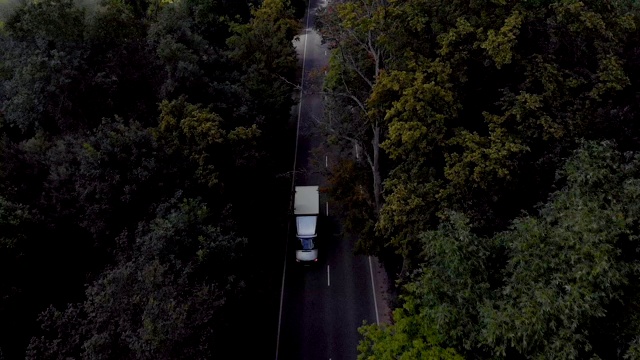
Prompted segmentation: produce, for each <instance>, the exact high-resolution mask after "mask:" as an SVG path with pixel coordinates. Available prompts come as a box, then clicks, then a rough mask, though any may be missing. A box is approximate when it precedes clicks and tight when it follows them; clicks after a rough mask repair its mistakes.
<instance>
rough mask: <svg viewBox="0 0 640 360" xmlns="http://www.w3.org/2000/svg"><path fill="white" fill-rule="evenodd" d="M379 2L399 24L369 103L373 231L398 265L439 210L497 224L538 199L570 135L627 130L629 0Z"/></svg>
mask: <svg viewBox="0 0 640 360" xmlns="http://www.w3.org/2000/svg"><path fill="white" fill-rule="evenodd" d="M389 4H390V9H389V11H388V12H387V16H388V17H389V20H388V21H387V23H390V24H408V26H406V27H404V30H402V29H400V28H399V27H395V28H394V27H389V28H390V33H391V34H394V39H397V41H396V42H395V43H390V45H389V49H390V50H389V51H390V52H392V54H393V56H391V60H390V61H388V62H387V63H386V65H387V66H386V67H385V71H384V72H382V73H381V76H380V77H379V79H378V81H377V82H376V86H375V88H374V91H373V92H372V96H371V98H370V99H369V105H370V107H371V108H372V109H375V111H377V112H381V113H382V114H383V115H382V116H384V119H385V124H386V129H387V134H388V135H387V138H386V141H385V142H383V144H382V148H383V149H384V151H385V152H386V154H388V156H389V157H390V158H391V159H392V170H391V172H390V175H389V177H388V178H387V179H386V182H385V191H384V194H385V204H384V206H383V208H382V211H381V218H380V221H379V222H378V229H379V230H380V232H381V234H383V235H384V236H385V237H387V239H388V240H389V241H390V242H391V243H392V244H393V246H394V248H396V249H397V250H398V251H399V252H401V254H402V255H403V256H404V257H405V259H407V264H406V266H405V269H407V270H408V271H407V272H410V269H411V268H412V267H413V264H414V261H420V260H419V259H416V258H415V254H417V253H418V252H417V251H415V249H416V246H418V245H417V244H418V239H417V235H418V234H419V233H420V232H422V231H424V230H426V229H429V228H433V227H434V226H437V224H438V222H439V221H440V219H441V217H443V216H446V215H445V214H446V213H447V212H448V211H449V210H455V211H460V212H463V213H465V214H466V215H467V216H468V217H469V218H470V219H471V222H472V223H473V224H474V225H477V226H478V230H479V231H481V232H483V233H486V234H491V233H493V232H495V231H500V230H503V229H505V228H506V227H507V226H508V224H509V222H510V220H511V219H512V218H513V216H514V215H515V214H518V212H519V211H521V210H523V209H525V210H526V209H531V208H532V207H533V206H534V205H535V204H536V203H538V202H540V201H544V199H545V198H546V196H547V195H548V193H549V191H550V188H551V184H552V182H553V177H554V174H555V171H556V170H557V168H558V167H559V164H561V161H562V158H563V157H565V156H566V155H567V154H568V152H569V151H570V150H571V149H574V148H575V147H576V146H577V145H576V142H577V139H579V138H582V137H587V138H592V139H607V138H618V137H620V138H625V139H630V138H631V137H632V136H635V135H630V134H625V133H628V132H629V130H630V129H631V128H633V125H631V123H632V121H633V120H632V119H633V117H634V115H632V114H636V113H637V112H636V110H635V107H629V104H631V103H635V100H634V99H635V95H632V94H631V93H633V92H635V91H636V90H633V89H637V83H636V82H632V81H631V80H630V77H629V74H630V70H628V69H629V66H630V64H636V63H637V56H635V55H631V54H630V53H629V52H628V50H627V48H633V47H634V45H633V44H634V43H633V42H632V41H631V39H634V38H635V36H637V32H638V30H637V27H636V23H637V10H636V9H635V8H633V7H632V4H631V2H629V1H615V2H611V3H610V4H609V3H608V4H609V5H607V6H605V5H603V3H602V2H600V1H583V2H579V1H551V2H548V5H546V6H534V4H533V3H532V2H530V1H510V2H502V1H491V2H475V1H454V2H450V1H446V2H445V1H422V0H415V1H390V2H389ZM633 66H635V65H633ZM614 114H618V115H619V114H624V115H622V116H618V115H614ZM630 144H631V143H629V142H627V143H626V146H629V145H630ZM514 199H518V201H513V200H514Z"/></svg>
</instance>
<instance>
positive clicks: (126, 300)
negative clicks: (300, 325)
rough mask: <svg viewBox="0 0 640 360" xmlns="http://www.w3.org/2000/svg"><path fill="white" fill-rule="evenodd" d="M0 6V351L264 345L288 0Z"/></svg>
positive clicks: (294, 17) (183, 352) (270, 317)
mask: <svg viewBox="0 0 640 360" xmlns="http://www.w3.org/2000/svg"><path fill="white" fill-rule="evenodd" d="M0 6H1V10H2V17H1V18H0V163H1V166H0V359H19V358H30V359H70V358H92V359H210V358H213V357H221V358H228V356H226V354H233V355H234V356H236V357H239V358H247V357H248V354H252V353H254V352H255V349H256V347H257V348H260V347H261V346H264V348H265V349H271V348H272V346H273V343H275V338H271V337H270V336H265V334H270V333H273V332H274V331H273V329H271V328H272V327H273V324H275V323H276V320H277V318H276V316H277V299H272V296H271V294H272V293H273V291H272V290H271V288H277V287H278V286H279V282H274V278H273V277H274V276H277V279H279V278H280V276H281V274H273V271H272V269H273V266H272V265H270V263H273V261H274V260H273V258H271V257H270V255H274V256H276V255H277V257H276V258H277V259H281V258H282V255H281V254H282V253H283V247H284V242H280V243H273V241H274V239H277V238H279V237H280V238H284V235H285V232H284V230H283V226H284V224H285V223H286V221H285V219H284V218H283V217H284V216H286V210H287V206H288V201H287V198H286V196H282V195H283V194H285V195H286V194H288V193H289V191H290V190H289V189H288V188H289V187H290V179H289V180H287V179H286V177H283V176H282V174H283V173H285V172H286V171H288V170H289V168H290V166H291V164H290V159H291V156H290V154H291V152H292V149H293V141H294V135H295V132H292V129H293V130H295V129H294V128H293V126H292V124H290V118H291V116H290V111H291V107H292V106H293V105H294V104H295V99H294V98H293V97H292V94H293V93H294V88H293V86H292V85H291V84H293V83H295V81H296V77H297V68H298V59H297V56H296V53H295V49H294V47H293V43H292V40H293V39H294V37H295V36H296V34H297V33H298V31H299V19H300V18H301V17H302V14H304V9H305V3H304V2H303V1H298V2H295V3H293V4H292V3H290V2H289V1H281V0H264V1H253V0H246V1H239V0H180V1H155V0H154V1H147V0H103V1H97V2H94V1H80V0H79V1H75V0H38V1H31V0H26V1H18V2H6V1H4V0H3V1H0ZM285 155H286V156H285ZM282 159H286V160H285V161H283V160H282ZM265 189H270V190H269V191H265ZM265 234H274V235H273V236H269V237H267V238H265ZM277 234H281V235H280V236H278V235H277ZM277 262H278V263H280V260H278V261H277ZM280 265H281V264H280ZM280 265H278V266H280ZM265 309H273V311H265ZM247 339H252V340H251V343H252V344H253V347H247V346H244V345H243V344H246V343H247Z"/></svg>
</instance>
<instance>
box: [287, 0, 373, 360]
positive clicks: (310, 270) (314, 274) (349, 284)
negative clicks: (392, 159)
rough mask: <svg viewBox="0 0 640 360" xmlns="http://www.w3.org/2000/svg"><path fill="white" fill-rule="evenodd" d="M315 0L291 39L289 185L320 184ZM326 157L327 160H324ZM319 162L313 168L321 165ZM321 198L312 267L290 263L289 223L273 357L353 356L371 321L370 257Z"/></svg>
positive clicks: (320, 49) (321, 50) (319, 50)
mask: <svg viewBox="0 0 640 360" xmlns="http://www.w3.org/2000/svg"><path fill="white" fill-rule="evenodd" d="M323 5H324V2H323V1H321V0H310V4H309V9H308V11H307V16H305V18H304V19H303V23H304V24H305V25H306V26H305V29H304V30H303V33H302V34H300V40H299V41H298V42H296V47H297V49H298V55H299V59H300V61H301V66H302V69H303V71H302V80H301V84H302V88H303V91H302V92H301V94H302V95H301V101H300V106H299V108H298V109H296V110H297V111H296V112H297V118H298V128H299V134H298V144H297V147H296V148H297V153H296V160H295V169H296V176H295V179H294V183H295V185H321V186H322V185H325V183H324V179H323V178H322V177H321V175H320V174H319V173H318V171H316V170H317V169H313V166H314V164H313V163H312V162H310V161H309V158H310V156H311V153H310V150H311V149H313V148H315V147H317V146H318V145H320V144H322V142H323V141H325V139H323V138H322V136H320V135H319V134H317V133H314V131H312V129H313V125H312V123H313V119H321V118H322V111H323V108H322V97H321V95H319V94H314V93H309V92H305V91H304V90H305V88H306V84H305V82H306V83H307V85H308V82H309V77H310V74H314V73H318V72H321V71H322V69H324V67H325V66H326V65H327V64H328V60H329V55H328V53H327V50H326V48H325V47H324V46H323V45H321V38H320V36H319V35H318V34H317V33H316V32H315V31H314V30H313V27H314V13H315V10H316V9H317V8H318V7H319V6H323ZM327 161H330V158H327ZM323 165H324V163H322V161H320V162H319V163H318V164H316V165H315V166H323ZM326 203H327V198H326V195H324V194H323V196H322V197H321V204H320V205H321V210H322V212H323V215H324V216H323V217H321V220H320V221H321V223H320V225H319V229H318V236H319V246H320V261H319V262H318V263H317V264H315V265H314V266H312V267H302V266H300V265H299V264H297V263H296V262H295V254H294V248H295V246H294V241H296V239H295V236H294V235H295V234H294V233H295V225H293V224H291V227H290V229H291V230H290V233H289V239H288V241H289V246H288V247H287V248H288V251H287V252H288V253H287V254H286V261H285V267H284V269H285V271H284V274H283V282H282V284H283V289H282V298H281V312H280V319H279V324H278V330H279V333H278V344H277V346H276V360H294V359H295V360H315V359H322V360H328V359H331V360H342V359H345V360H348V359H356V357H357V345H358V342H359V340H360V335H359V334H358V330H357V329H358V327H359V326H361V325H362V323H363V321H366V322H368V323H376V321H377V316H376V314H377V312H376V300H375V294H374V291H373V289H374V288H375V287H374V284H373V277H372V276H371V266H370V259H369V258H368V257H366V256H356V255H354V253H353V245H354V244H353V239H351V238H348V237H343V236H341V235H340V234H339V231H338V226H337V224H336V221H335V219H334V218H332V217H331V216H326V212H327V210H328V211H330V209H331V206H330V205H331V204H329V206H328V207H327V204H326Z"/></svg>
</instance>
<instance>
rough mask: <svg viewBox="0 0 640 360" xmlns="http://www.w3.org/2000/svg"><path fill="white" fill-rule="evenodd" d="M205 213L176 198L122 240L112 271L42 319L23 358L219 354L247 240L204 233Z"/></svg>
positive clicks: (189, 201)
mask: <svg viewBox="0 0 640 360" xmlns="http://www.w3.org/2000/svg"><path fill="white" fill-rule="evenodd" d="M211 220H212V219H211V217H210V214H209V213H208V210H207V208H206V206H205V205H204V204H203V203H201V202H199V201H197V200H193V199H184V198H182V197H181V196H180V195H179V194H177V195H176V197H175V198H174V199H172V200H171V201H169V202H168V203H165V204H161V205H160V206H158V207H157V217H156V218H155V219H153V220H152V221H150V222H148V223H147V222H141V223H140V224H139V226H138V229H137V230H136V232H135V235H133V234H128V233H126V232H125V233H123V234H122V235H121V236H120V237H119V246H120V248H119V249H118V251H117V252H116V254H117V261H116V264H115V265H114V266H112V267H110V268H109V269H107V270H106V271H105V272H104V273H103V274H102V275H101V276H100V277H99V278H98V279H97V280H96V281H95V282H94V283H93V284H92V285H91V286H89V287H88V289H87V291H86V296H87V299H86V300H85V301H84V302H82V303H79V304H75V305H70V306H69V307H68V308H67V309H66V310H64V311H58V310H56V309H54V308H49V309H48V310H47V311H45V312H44V313H43V314H42V317H41V318H42V321H43V327H44V329H45V330H46V331H47V332H46V333H45V335H44V336H42V337H34V338H33V339H32V341H31V344H30V346H29V350H28V355H27V358H32V359H63V358H69V357H74V358H75V357H82V358H87V357H90V358H99V359H187V358H191V359H208V358H211V356H213V355H214V354H215V355H217V354H225V353H227V351H230V350H232V349H229V348H226V345H225V344H228V343H227V342H225V340H226V341H228V340H230V339H228V338H226V333H225V325H224V324H225V323H226V321H228V320H231V319H227V316H228V315H229V314H228V313H225V309H227V308H228V306H227V305H226V304H227V302H232V301H233V299H234V298H235V297H236V296H237V294H238V293H240V292H241V291H242V288H243V284H242V279H240V278H239V277H237V276H236V274H237V266H238V265H239V261H240V255H239V254H241V253H242V247H244V246H245V244H246V239H243V238H239V237H237V236H235V235H234V234H227V233H223V232H222V231H221V229H220V228H218V227H216V226H213V225H210V223H211Z"/></svg>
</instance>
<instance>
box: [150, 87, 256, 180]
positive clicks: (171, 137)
mask: <svg viewBox="0 0 640 360" xmlns="http://www.w3.org/2000/svg"><path fill="white" fill-rule="evenodd" d="M160 109H161V111H162V114H161V116H160V124H159V125H158V128H157V129H156V130H155V135H156V137H157V138H158V139H159V140H160V141H161V142H162V143H163V144H164V145H165V147H166V150H167V151H168V153H169V154H172V156H178V157H184V160H185V161H187V162H190V163H192V164H193V167H194V171H195V179H196V180H197V181H199V182H201V183H203V184H207V185H208V186H213V185H215V184H216V183H218V182H219V173H218V172H219V171H220V170H218V169H217V168H218V167H219V166H217V165H216V164H219V163H221V162H224V161H226V160H222V159H221V157H223V156H229V154H226V155H222V154H223V153H224V152H228V151H233V149H234V148H241V147H243V146H246V145H247V144H248V145H251V144H253V143H254V142H255V139H256V138H257V137H258V136H260V130H259V129H258V128H257V127H256V125H252V126H250V127H243V126H237V127H230V126H229V125H227V124H225V123H224V121H223V119H222V118H221V117H220V116H219V115H218V114H216V113H214V112H212V111H211V110H210V109H205V108H202V107H201V106H200V105H193V104H189V103H187V102H186V100H185V99H184V98H180V99H178V100H174V101H171V102H169V101H166V100H165V101H163V102H162V104H161V105H160ZM245 155H250V154H249V153H247V154H245ZM236 160H237V161H240V159H239V158H238V159H236Z"/></svg>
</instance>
